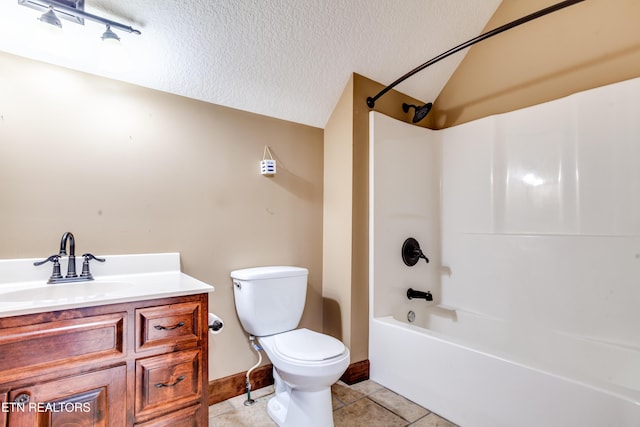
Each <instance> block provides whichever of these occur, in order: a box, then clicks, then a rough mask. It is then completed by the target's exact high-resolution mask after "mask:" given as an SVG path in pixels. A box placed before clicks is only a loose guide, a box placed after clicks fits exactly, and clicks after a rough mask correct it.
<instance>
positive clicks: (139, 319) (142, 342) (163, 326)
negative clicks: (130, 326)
mask: <svg viewBox="0 0 640 427" xmlns="http://www.w3.org/2000/svg"><path fill="white" fill-rule="evenodd" d="M201 313H202V306H201V304H200V303H197V302H186V303H180V304H170V305H162V306H158V307H148V308H141V309H138V310H136V336H137V337H138V339H137V340H136V351H138V350H148V349H150V348H157V347H172V348H188V347H189V344H190V343H192V344H193V345H194V346H195V345H197V343H198V339H199V336H200V331H201V328H202V325H201V322H200V316H201Z"/></svg>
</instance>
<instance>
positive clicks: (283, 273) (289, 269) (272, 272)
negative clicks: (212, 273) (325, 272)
mask: <svg viewBox="0 0 640 427" xmlns="http://www.w3.org/2000/svg"><path fill="white" fill-rule="evenodd" d="M307 274H309V270H307V269H306V268H303V267H293V266H288V265H276V266H268V267H253V268H245V269H242V270H234V271H232V272H231V278H232V279H238V280H259V279H273V278H276V277H295V276H304V275H307Z"/></svg>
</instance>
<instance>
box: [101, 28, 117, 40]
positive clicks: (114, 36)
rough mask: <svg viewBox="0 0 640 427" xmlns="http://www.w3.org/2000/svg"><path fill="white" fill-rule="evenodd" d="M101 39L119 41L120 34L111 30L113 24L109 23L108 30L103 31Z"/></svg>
mask: <svg viewBox="0 0 640 427" xmlns="http://www.w3.org/2000/svg"><path fill="white" fill-rule="evenodd" d="M101 39H102V41H103V42H106V41H114V42H119V41H120V37H118V35H117V34H116V33H114V32H113V31H111V25H109V24H107V30H106V31H105V32H104V33H102V37H101Z"/></svg>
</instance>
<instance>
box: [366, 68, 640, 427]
mask: <svg viewBox="0 0 640 427" xmlns="http://www.w3.org/2000/svg"><path fill="white" fill-rule="evenodd" d="M638 99H640V79H634V80H629V81H625V82H620V83H617V84H613V85H609V86H605V87H601V88H597V89H593V90H590V91H586V92H582V93H579V94H575V95H572V96H570V97H567V98H563V99H559V100H555V101H552V102H548V103H545V104H541V105H538V106H534V107H530V108H526V109H522V110H518V111H514V112H510V113H506V114H502V115H497V116H492V117H488V118H484V119H480V120H477V121H474V122H470V123H467V124H463V125H460V126H456V127H453V128H449V129H445V130H443V131H431V130H427V129H422V128H418V127H415V126H411V125H408V124H405V123H402V122H398V121H396V120H393V119H391V118H389V117H386V116H383V115H380V114H379V113H371V132H370V134H371V167H370V174H371V175H370V183H371V185H370V192H371V193H370V203H371V206H370V215H371V218H370V220H371V221H370V227H371V236H370V241H371V259H370V266H371V271H370V278H371V285H370V286H371V288H370V312H371V313H370V349H369V358H370V361H371V378H372V379H373V380H376V381H379V382H380V383H382V384H383V385H385V386H387V387H389V388H391V389H394V390H396V391H398V392H400V393H402V394H403V395H405V396H407V397H408V398H410V399H412V400H414V401H416V402H418V403H420V404H422V405H424V406H426V407H428V408H430V409H432V410H434V411H436V412H440V414H441V415H442V416H444V417H447V418H449V419H451V420H452V421H454V422H456V423H459V424H461V425H463V426H464V427H473V426H508V427H512V426H529V425H531V426H533V425H545V426H554V425H557V426H567V425H569V426H571V425H581V426H600V425H603V424H602V423H603V422H605V421H606V423H609V424H608V425H617V426H626V425H629V426H631V425H640V121H639V120H638V117H640V104H638V102H637V100H638ZM407 237H415V238H416V239H417V240H418V241H419V242H420V244H421V246H422V249H423V250H424V252H425V253H426V254H427V256H428V257H429V258H430V261H431V262H430V263H429V264H426V263H424V262H423V261H420V262H419V263H418V264H417V265H416V266H414V267H407V266H405V265H404V264H403V263H402V260H401V257H400V248H401V246H402V242H403V241H404V239H406V238H407ZM409 287H413V288H414V289H418V290H430V291H431V292H432V293H433V294H434V302H433V303H427V302H425V301H423V300H412V301H409V300H407V298H406V295H405V293H406V289H407V288H409ZM434 305H437V306H438V307H436V308H434V307H433V306H434ZM427 307H430V308H427ZM409 310H413V311H414V312H416V314H417V320H416V322H415V323H414V324H411V325H409V324H407V323H406V314H407V312H408V311H409ZM403 322H404V323H403ZM418 323H421V325H420V327H417V326H416V324H418ZM611 422H613V424H611Z"/></svg>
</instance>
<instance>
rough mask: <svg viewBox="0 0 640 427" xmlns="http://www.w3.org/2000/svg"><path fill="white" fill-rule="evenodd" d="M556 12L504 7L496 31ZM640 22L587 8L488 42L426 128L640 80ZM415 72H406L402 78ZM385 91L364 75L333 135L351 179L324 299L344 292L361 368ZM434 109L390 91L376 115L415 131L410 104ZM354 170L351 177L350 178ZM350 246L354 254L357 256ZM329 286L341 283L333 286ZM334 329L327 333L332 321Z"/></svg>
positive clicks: (611, 5)
mask: <svg viewBox="0 0 640 427" xmlns="http://www.w3.org/2000/svg"><path fill="white" fill-rule="evenodd" d="M555 3H557V1H556V0H545V1H540V0H503V2H502V4H501V5H500V7H499V8H498V10H497V11H496V13H495V15H494V16H493V17H492V19H491V20H490V22H489V23H488V24H487V27H486V30H491V29H493V28H496V27H498V26H500V25H503V24H505V23H507V22H509V21H512V20H514V19H517V18H520V17H522V16H524V15H527V14H529V13H532V12H535V11H536V10H539V9H542V8H543V7H546V6H550V5H552V4H555ZM639 16H640V2H638V1H637V0H616V1H609V0H587V1H585V2H582V3H579V4H577V5H574V6H571V7H569V8H567V9H565V10H563V11H560V12H557V13H556V14H553V15H548V16H546V17H543V18H540V19H538V20H537V21H534V22H530V23H527V24H524V25H522V26H520V27H518V28H516V29H513V30H511V31H508V32H506V33H503V34H501V35H499V36H496V37H494V38H492V39H490V40H486V41H484V42H481V43H479V44H477V45H475V46H473V47H472V48H471V49H470V50H469V52H468V54H467V56H466V57H465V59H464V60H463V62H462V64H461V65H460V67H459V68H458V69H457V70H456V72H455V73H454V75H453V76H452V78H451V79H450V80H449V82H448V83H447V85H446V87H445V88H444V90H443V91H442V93H441V95H440V96H439V97H438V99H437V100H436V101H435V102H434V107H433V110H432V112H431V113H430V114H429V116H427V119H425V120H424V121H422V122H421V123H419V125H420V126H424V127H429V128H443V127H448V126H453V125H456V124H459V123H464V122H466V121H470V120H474V119H477V118H481V117H485V116H488V115H491V114H496V113H501V112H508V111H513V110H515V109H518V108H522V107H526V106H530V105H534V104H538V103H540V102H544V101H548V100H552V99H557V98H560V97H563V96H566V95H569V94H571V93H574V92H577V91H581V90H585V89H589V88H593V87H598V86H602V85H604V84H607V83H613V82H617V81H622V80H626V79H628V78H632V77H637V76H640V25H638V17H639ZM462 41H464V40H461V42H462ZM452 47H453V46H452ZM427 59H429V58H425V61H426V60H427ZM406 71H408V70H398V75H402V74H403V73H404V72H406ZM428 72H429V71H428V70H425V71H423V73H428ZM382 88H383V85H381V84H379V83H376V82H373V81H371V80H369V79H367V78H365V77H362V76H358V75H354V77H353V79H352V81H351V82H350V83H349V85H348V86H347V87H346V89H345V92H344V94H343V99H342V101H341V104H340V105H339V107H338V108H336V110H335V111H334V114H333V115H332V117H331V119H330V121H329V123H328V124H327V128H326V132H325V171H326V172H331V171H333V170H335V169H337V168H339V167H340V168H343V169H340V171H341V173H342V175H341V177H340V179H341V180H342V182H341V183H338V182H332V184H331V186H330V187H329V186H328V185H327V180H326V179H325V235H324V242H325V246H324V253H325V257H324V268H323V271H324V276H325V284H324V289H323V291H324V292H325V294H326V293H327V292H328V291H329V290H330V289H331V292H333V293H336V291H335V290H334V289H337V288H338V287H340V292H339V293H340V295H341V296H342V299H343V301H344V303H345V305H344V306H341V307H340V310H341V318H342V319H343V323H342V325H337V326H339V327H341V328H342V331H343V332H342V335H343V336H345V337H347V338H348V339H346V340H345V342H346V343H347V344H348V345H349V347H350V348H351V352H352V357H351V360H352V361H359V360H364V359H366V358H367V357H368V350H367V346H368V325H367V315H368V280H369V279H368V173H369V172H368V156H369V151H368V135H369V129H368V111H369V109H368V108H367V106H366V103H365V100H366V98H367V96H373V95H375V94H376V93H378V91H380V90H381V89H382ZM345 98H346V99H348V102H347V101H345ZM426 101H429V100H423V101H422V102H421V101H416V100H412V99H411V98H407V97H406V96H404V95H402V94H401V93H399V92H396V91H390V92H389V93H387V94H386V95H384V96H383V97H381V98H380V99H379V100H378V101H376V107H375V110H376V111H379V112H381V113H384V114H387V115H389V116H391V117H394V118H397V119H399V120H403V121H406V122H409V121H410V116H411V114H412V112H413V111H411V112H410V113H408V114H405V113H403V112H402V110H401V108H400V107H401V105H402V102H409V103H424V102H426ZM347 103H348V105H352V110H351V111H348V107H345V105H346V104H347ZM594 108H603V107H602V106H594ZM345 123H348V124H349V126H350V127H347V126H346V125H345ZM334 126H335V127H336V128H340V127H342V131H341V132H340V133H339V136H338V132H334V131H333V129H332V128H333V127H334ZM330 130H331V132H330ZM349 132H352V133H351V134H350V133H349ZM334 144H339V145H340V147H341V149H342V150H343V151H342V156H346V155H347V154H346V153H348V156H349V161H350V164H348V165H347V166H343V165H342V163H343V162H345V161H346V160H345V157H339V156H340V152H339V151H338V150H336V149H329V147H331V146H332V145H334ZM339 165H340V166H339ZM344 167H347V168H348V169H349V173H348V174H347V175H346V176H344V173H345V170H344ZM334 192H340V194H341V197H342V199H341V200H342V205H341V206H340V207H339V208H338V209H339V210H340V215H336V216H335V217H334V218H333V220H332V222H331V227H328V223H327V218H328V213H327V209H328V207H327V205H326V203H327V200H329V199H333V200H336V199H337V198H338V196H337V195H335V194H332V193H334ZM349 212H350V213H351V215H350V216H349ZM345 230H348V231H349V232H350V238H349V239H347V238H346V237H345V236H340V233H344V232H345ZM340 237H342V238H343V240H340ZM340 244H350V246H349V247H348V249H347V248H345V247H343V246H339V245H340ZM333 251H339V252H340V254H341V258H340V259H339V260H333V259H332V258H331V257H329V256H328V254H330V253H332V252H333ZM347 252H350V259H348V260H346V259H345V257H346V256H349V255H348V254H347ZM328 277H331V281H332V282H331V283H328V282H327V278H328ZM349 301H350V303H349ZM324 323H325V327H326V325H327V320H325V322H324ZM332 327H336V325H332Z"/></svg>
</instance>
